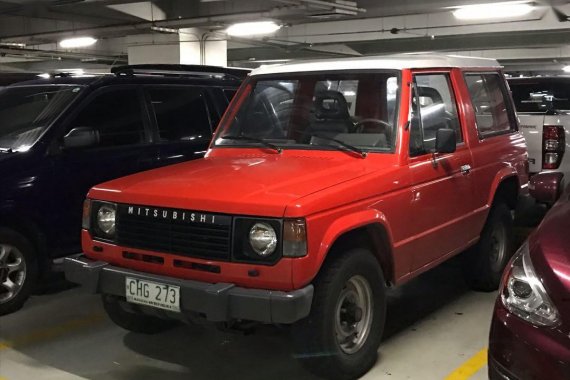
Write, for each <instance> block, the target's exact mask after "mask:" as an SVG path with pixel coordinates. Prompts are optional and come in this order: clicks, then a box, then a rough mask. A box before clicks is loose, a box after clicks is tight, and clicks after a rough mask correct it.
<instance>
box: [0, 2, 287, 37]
mask: <svg viewBox="0 0 570 380" xmlns="http://www.w3.org/2000/svg"><path fill="white" fill-rule="evenodd" d="M279 11H280V10H279V9H277V8H276V9H273V10H270V11H266V12H246V13H234V14H230V15H215V16H204V17H191V18H181V19H168V20H159V21H154V22H151V21H142V22H137V23H123V24H114V25H106V26H99V27H93V28H83V29H67V30H59V31H54V32H43V33H29V34H18V35H9V36H2V37H1V38H0V41H2V42H12V41H22V40H29V39H34V38H37V39H38V40H39V41H54V40H56V39H58V38H61V37H67V36H73V35H93V36H100V35H101V34H107V35H112V37H119V36H117V33H120V32H126V33H127V34H129V33H128V32H135V33H136V32H139V31H140V32H148V31H150V30H151V28H152V27H164V28H189V27H208V26H209V27H211V26H212V25H216V24H225V23H233V22H241V21H243V20H244V19H249V20H257V19H263V18H265V19H271V18H278V17H279V16H282V14H279ZM131 34H132V33H131Z"/></svg>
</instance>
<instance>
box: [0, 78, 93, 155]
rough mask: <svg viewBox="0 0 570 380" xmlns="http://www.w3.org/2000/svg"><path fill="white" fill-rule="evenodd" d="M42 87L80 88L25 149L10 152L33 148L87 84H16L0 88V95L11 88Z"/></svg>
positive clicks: (78, 96) (73, 102)
mask: <svg viewBox="0 0 570 380" xmlns="http://www.w3.org/2000/svg"><path fill="white" fill-rule="evenodd" d="M32 87H35V88H44V89H49V88H50V87H59V88H65V87H78V88H80V90H79V91H78V92H77V94H76V95H75V96H74V97H73V98H72V99H71V101H70V102H68V104H66V105H65V106H64V107H62V108H61V109H60V110H59V112H58V113H57V116H55V117H54V118H53V119H52V120H51V121H50V122H49V123H48V124H46V125H45V127H44V128H43V130H42V131H41V133H40V134H39V135H38V137H37V138H36V139H35V140H34V141H33V142H32V143H30V145H29V147H28V149H26V150H12V152H14V153H21V152H27V151H29V150H31V149H33V148H34V146H36V144H37V143H38V142H39V141H40V140H42V139H43V138H44V136H45V135H46V134H47V133H49V131H50V130H51V129H52V126H53V125H54V124H56V123H57V122H58V121H59V120H60V119H61V118H63V117H65V116H66V115H67V110H68V109H69V108H70V107H72V106H73V105H74V104H75V103H76V102H77V101H78V99H80V98H82V97H83V95H84V94H85V89H86V88H87V87H89V86H88V85H85V84H75V83H33V84H17V85H12V86H6V87H3V88H0V96H3V95H4V93H5V92H8V91H10V90H12V89H19V88H32ZM0 148H5V147H1V146H0Z"/></svg>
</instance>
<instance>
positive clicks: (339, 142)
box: [311, 134, 368, 158]
mask: <svg viewBox="0 0 570 380" xmlns="http://www.w3.org/2000/svg"><path fill="white" fill-rule="evenodd" d="M311 137H317V138H319V139H323V140H328V141H332V142H335V143H337V144H338V145H340V146H342V147H344V148H346V149H348V150H350V151H353V152H355V153H358V154H359V155H360V156H362V158H366V157H367V156H368V152H367V151H365V150H362V149H360V148H357V147H355V146H354V145H350V144H347V143H345V142H344V141H340V140H337V139H335V138H332V137H328V136H324V135H319V134H311Z"/></svg>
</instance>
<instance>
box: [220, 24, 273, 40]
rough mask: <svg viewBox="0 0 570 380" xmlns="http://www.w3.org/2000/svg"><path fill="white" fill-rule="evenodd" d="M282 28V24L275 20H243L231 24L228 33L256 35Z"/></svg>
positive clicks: (231, 34) (232, 34)
mask: <svg viewBox="0 0 570 380" xmlns="http://www.w3.org/2000/svg"><path fill="white" fill-rule="evenodd" d="M279 29H281V25H278V24H276V23H275V22H273V21H256V22H242V23H239V24H234V25H232V26H230V27H229V28H228V29H227V30H226V33H227V34H229V35H230V36H236V37H237V36H255V35H261V34H270V33H273V32H276V31H277V30H279Z"/></svg>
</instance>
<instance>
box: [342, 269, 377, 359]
mask: <svg viewBox="0 0 570 380" xmlns="http://www.w3.org/2000/svg"><path fill="white" fill-rule="evenodd" d="M373 315H374V299H373V297H372V289H371V288H370V284H369V283H368V281H367V280H366V279H365V278H364V277H362V276H359V275H357V276H353V277H351V278H350V279H349V280H348V281H347V282H346V284H345V286H344V288H343V289H342V292H341V293H340V296H339V298H338V301H337V304H336V315H335V333H336V339H337V343H338V345H339V347H340V349H341V350H342V351H343V352H344V353H345V354H349V355H350V354H354V353H356V352H358V351H359V350H360V349H361V348H362V346H363V345H364V343H365V342H366V339H367V338H368V335H369V334H370V327H371V325H372V319H373Z"/></svg>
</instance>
